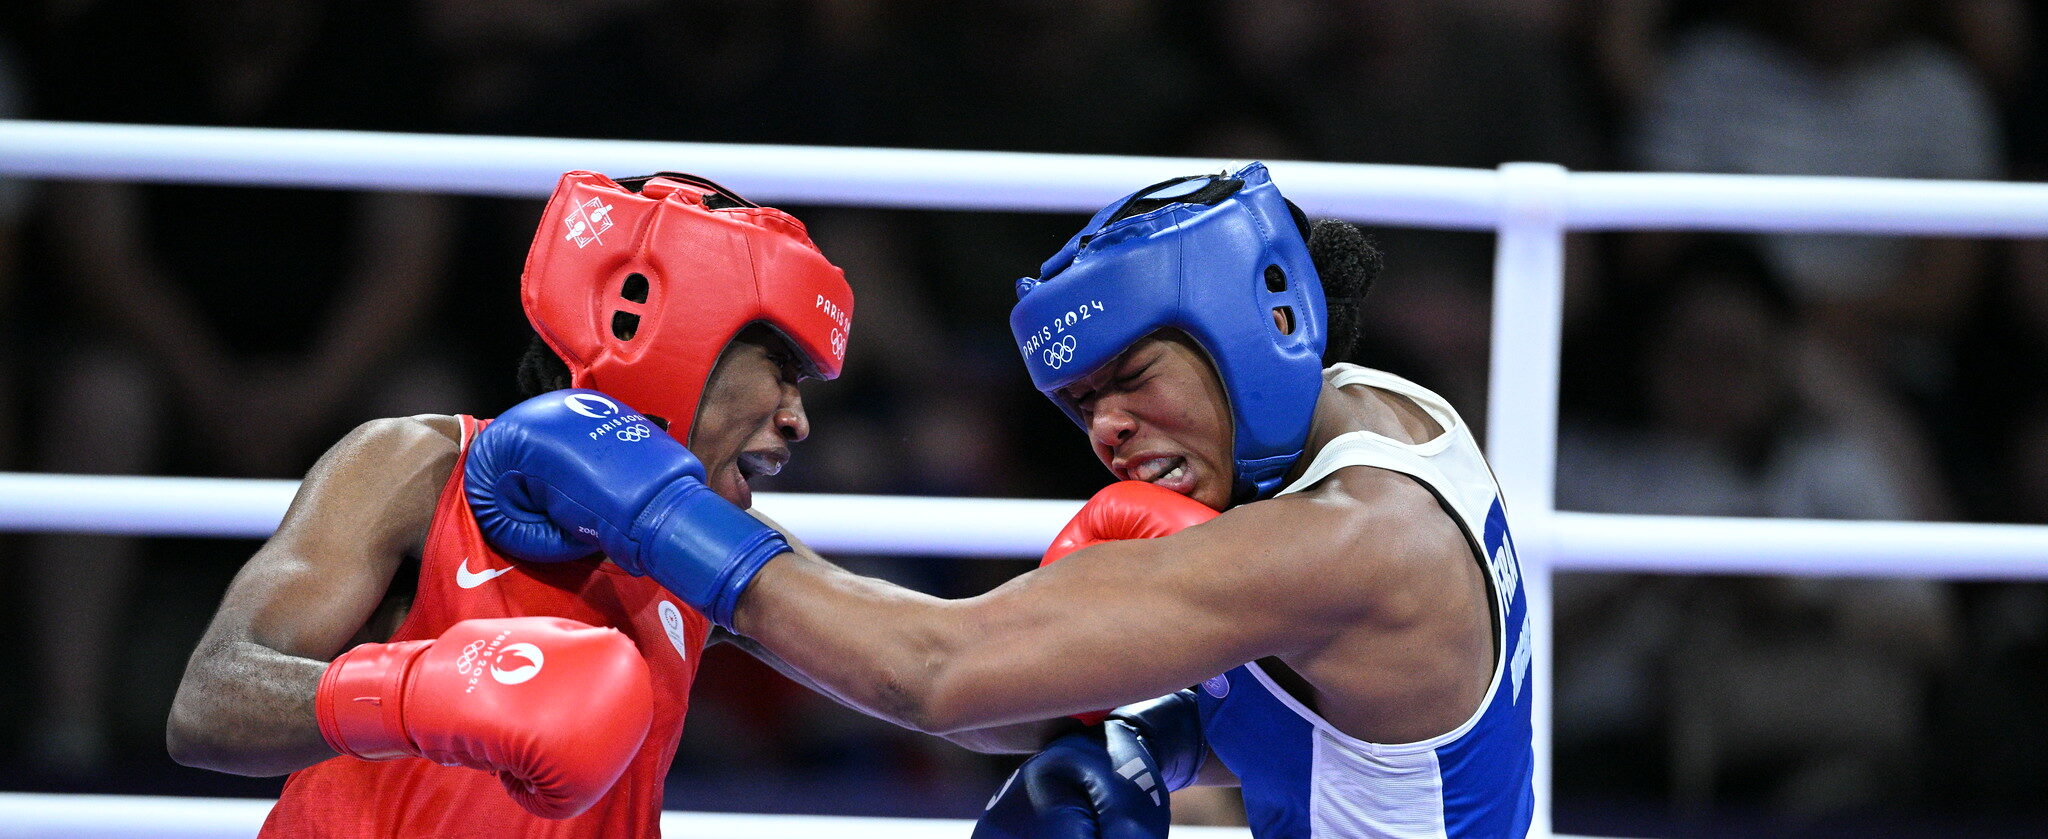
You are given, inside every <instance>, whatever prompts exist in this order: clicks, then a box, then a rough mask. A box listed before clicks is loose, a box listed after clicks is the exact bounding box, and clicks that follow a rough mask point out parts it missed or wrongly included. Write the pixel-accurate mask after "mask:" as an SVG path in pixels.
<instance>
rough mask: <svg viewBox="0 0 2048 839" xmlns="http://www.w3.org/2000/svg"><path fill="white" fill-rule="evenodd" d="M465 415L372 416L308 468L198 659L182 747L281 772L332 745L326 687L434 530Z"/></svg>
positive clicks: (187, 690)
mask: <svg viewBox="0 0 2048 839" xmlns="http://www.w3.org/2000/svg"><path fill="white" fill-rule="evenodd" d="M444 420H445V422H444ZM452 422H453V420H452V418H436V419H430V420H423V419H410V420H379V421H376V422H372V423H369V424H366V425H365V426H363V427H362V428H359V429H357V430H356V431H355V432H353V433H351V434H350V435H349V436H348V437H347V438H344V439H343V440H342V442H340V443H338V444H336V445H335V446H334V448H332V449H330V450H329V451H328V453H327V454H326V455H324V456H323V457H322V458H321V460H320V462H319V464H317V465H316V466H315V467H314V468H313V470H312V471H311V472H309V473H308V474H307V476H306V480H305V481H304V482H303V483H302V484H301V485H300V488H299V492H298V494H297V496H296V497H294V499H293V501H292V504H291V507H290V509H289V510H288V511H287V512H286V514H285V517H284V521H283V522H282V523H281V524H280V525H279V527H278V530H277V532H276V533H275V534H274V535H273V536H272V537H271V538H270V539H269V540H268V541H266V542H265V543H264V545H263V547H262V548H260V549H258V550H257V552H256V554H255V556H253V557H251V558H250V560H249V562H248V563H247V564H245V565H244V566H243V568H242V570H241V571H240V572H239V573H237V574H236V576H235V579H234V581H233V582H232V583H231V584H230V585H229V587H228V591H227V594H226V595H225V597H224V598H223V599H222V602H221V606H220V609H219V610H218V611H217V612H215V614H214V617H213V621H212V623H211V624H210V625H209V626H208V627H207V630H206V634H205V635H204V637H202V638H201V640H200V642H199V644H198V646H197V648H196V649H195V650H194V651H193V653H192V657H191V660H190V661H189V662H188V663H187V666H186V670H185V674H184V677H183V679H182V680H181V682H180V683H179V686H178V693H177V697H176V699H175V700H174V701H173V704H172V708H171V716H170V720H169V725H168V730H167V743H168V746H169V748H170V750H171V753H172V755H173V757H175V758H177V759H178V760H179V761H180V762H184V763H187V764H189V765H195V766H203V767H206V768H213V769H219V770H222V771H228V772H236V773H240V774H275V773H279V772H286V771H291V770H292V769H296V768H299V767H302V766H305V765H309V764H310V763H312V762H314V761H317V760H320V759H324V758H325V757H328V756H331V755H332V752H331V751H329V750H327V748H326V746H325V744H324V742H323V741H322V740H321V738H320V736H319V732H318V730H317V728H316V727H315V726H314V724H313V717H312V696H313V689H314V687H315V685H316V684H317V683H318V681H319V678H320V673H321V672H322V671H323V670H324V669H325V667H326V662H327V661H328V660H330V659H331V658H333V656H334V655H335V654H336V653H338V652H340V651H341V648H342V647H343V646H344V645H346V644H347V643H348V641H349V640H350V639H351V638H352V637H353V636H354V635H355V633H356V632H357V630H359V629H360V628H361V627H362V626H363V623H364V621H365V620H367V619H368V618H369V617H370V615H371V614H372V613H373V612H374V611H375V610H376V608H377V606H378V603H379V602H380V601H381V600H382V598H383V596H384V593H385V590H386V588H387V587H388V586H389V584H390V582H391V580H392V577H393V574H394V573H395V572H396V570H397V568H398V567H399V564H400V562H401V561H402V560H403V558H404V556H405V554H406V552H407V551H408V550H410V549H412V548H414V547H415V546H417V545H418V544H419V543H420V542H421V541H422V540H423V538H424V534H425V528H426V525H427V523H428V522H429V521H430V520H431V519H432V516H433V509H434V504H435V499H436V498H437V497H438V495H439V491H440V482H441V481H444V480H445V479H446V478H447V476H448V474H449V471H450V470H451V469H452V468H453V466H454V457H455V451H456V448H457V444H456V442H455V441H454V440H453V439H450V438H449V437H448V436H447V435H446V433H445V432H446V431H447V430H448V424H449V423H452ZM458 433H459V432H458Z"/></svg>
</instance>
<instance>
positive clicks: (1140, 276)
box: [1010, 163, 1325, 503]
mask: <svg viewBox="0 0 2048 839" xmlns="http://www.w3.org/2000/svg"><path fill="white" fill-rule="evenodd" d="M1298 212H1299V211H1298V210H1295V209H1294V208H1293V207H1292V206H1291V205H1289V204H1288V203H1287V199H1285V198H1282V197H1281V196H1280V191H1279V190H1278V189H1276V188H1275V187H1274V186H1273V181H1272V179H1271V177H1269V176H1268V175H1267V174H1266V167H1265V165H1264V164H1260V163H1253V164H1251V165H1249V166H1246V167H1244V168H1243V169H1240V170H1238V171H1237V172H1236V173H1234V174H1231V175H1201V176H1195V177H1189V178H1176V179H1174V180H1171V181H1167V182H1166V183H1163V184H1156V185H1153V186H1150V187H1147V188H1145V189H1142V190H1139V191H1138V192H1135V193H1132V194H1131V195H1129V196H1126V197H1124V198H1123V199H1121V200H1119V201H1117V202H1116V203H1114V204H1111V205H1109V206H1107V207H1104V208H1103V209H1102V211H1101V212H1098V213H1096V214H1095V217H1094V218H1092V219H1089V220H1088V225H1087V226H1086V227H1083V228H1082V229H1081V232H1080V233H1078V234H1075V236H1074V238H1072V239H1070V240H1068V241H1067V245H1066V247H1063V248H1061V249H1060V251H1059V253H1056V254H1053V257H1052V259H1049V260H1046V262H1045V265H1044V266H1042V267H1041V268H1040V270H1039V278H1038V279H1030V278H1026V279H1022V280H1018V281H1017V306H1016V308H1014V309H1011V310H1010V331H1011V332H1012V333H1013V334H1015V336H1016V338H1017V349H1018V351H1020V352H1022V353H1023V354H1024V366H1025V367H1026V368H1028V369H1029V370H1030V371H1031V383H1032V384H1033V385H1035V386H1037V388H1038V389H1039V390H1042V391H1045V393H1046V395H1047V396H1050V397H1052V400H1053V402H1055V403H1057V404H1058V405H1059V406H1060V407H1061V409H1063V410H1065V411H1066V412H1067V416H1069V417H1072V418H1073V419H1074V422H1075V423H1077V424H1079V423H1081V417H1080V415H1079V414H1078V413H1076V412H1075V410H1074V406H1072V405H1070V404H1068V403H1067V400H1065V399H1062V398H1061V397H1060V396H1059V394H1058V393H1057V391H1058V390H1059V389H1060V388H1064V387H1066V386H1068V385H1070V384H1073V383H1074V382H1076V381H1079V380H1080V379H1082V378H1083V377H1085V376H1087V375H1088V374H1090V373H1093V372H1095V370H1096V369H1098V368H1100V367H1101V366H1102V365H1104V364H1107V363H1109V361H1110V360H1111V359H1114V358H1116V357H1117V356H1118V355H1119V354H1121V353H1122V352H1123V351H1124V350H1126V349H1128V348H1130V346H1131V345H1132V344H1134V343H1136V342H1137V341H1138V340H1139V339H1141V338H1144V337H1145V336H1147V335H1150V334H1152V333H1154V332H1157V331H1158V330H1160V329H1164V328H1167V327H1173V328H1177V329H1180V330H1181V331H1183V332H1186V333H1187V334H1188V336H1189V337H1191V338H1193V339H1194V341H1195V343H1196V344H1197V345H1199V346H1200V347H1201V348H1202V350H1203V351H1204V352H1206V353H1208V355H1209V360H1210V361H1211V362H1212V363H1214V364H1215V365H1216V373H1217V375H1218V376H1219V377H1220V378H1221V379H1222V381H1223V392H1224V394H1225V395H1226V396H1227V397H1228V398H1229V400H1230V414H1231V419H1232V421H1233V422H1234V424H1235V425H1234V435H1235V450H1234V452H1233V457H1234V458H1235V460H1236V467H1237V474H1236V475H1235V476H1234V478H1233V486H1232V496H1233V500H1234V501H1236V502H1238V503H1242V502H1245V501H1250V500H1254V499H1258V498H1264V497H1266V496H1268V495H1271V494H1272V493H1273V492H1274V491H1275V490H1277V489H1279V487H1280V481H1281V478H1283V477H1284V476H1285V475H1286V474H1287V470H1288V468H1289V467H1291V466H1293V465H1294V461H1295V460H1296V459H1297V458H1299V457H1301V450H1302V446H1303V445H1304V444H1306V443H1307V441H1308V430H1309V422H1310V420H1311V419H1312V418H1313V417H1314V415H1315V407H1316V398H1317V396H1318V395H1319V394H1320V393H1321V390H1322V384H1323V377H1322V370H1323V361H1322V358H1323V346H1324V342H1325V336H1324V317H1325V316H1324V310H1323V286H1322V281H1321V280H1320V279H1318V278H1317V276H1316V269H1315V265H1314V263H1312V262H1311V261H1310V259H1309V254H1308V242H1307V241H1306V236H1305V231H1304V230H1303V229H1302V228H1303V225H1301V224H1299V223H1297V221H1296V218H1297V214H1298ZM1275 310H1280V311H1281V313H1282V317H1281V318H1280V321H1281V322H1280V323H1275V317H1274V312H1275ZM1084 430H1085V427H1084Z"/></svg>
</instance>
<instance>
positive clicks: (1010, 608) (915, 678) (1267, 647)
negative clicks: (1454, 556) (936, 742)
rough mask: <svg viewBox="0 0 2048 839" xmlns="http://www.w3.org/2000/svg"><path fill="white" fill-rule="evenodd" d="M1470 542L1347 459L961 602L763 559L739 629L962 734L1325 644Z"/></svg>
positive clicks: (813, 560)
mask: <svg viewBox="0 0 2048 839" xmlns="http://www.w3.org/2000/svg"><path fill="white" fill-rule="evenodd" d="M1464 544H1465V540H1464V537H1463V535H1462V534H1460V533H1459V532H1458V531H1457V529H1456V525H1455V524H1453V523H1452V522H1450V520H1449V519H1448V517H1447V516H1445V515H1444V514H1443V512H1442V509H1441V508H1440V507H1439V506H1438V504H1437V501H1436V499H1435V497H1434V496H1432V495H1430V494H1429V492H1428V491H1427V490H1424V489H1422V488H1420V487H1419V486H1417V485H1416V484H1415V483H1414V482H1413V481H1412V480H1409V479H1407V478H1405V477H1403V476H1399V475H1395V474H1394V473H1391V472H1384V471H1381V470H1374V469H1347V470H1343V471H1342V472H1340V473H1339V474H1338V475H1337V476H1333V477H1332V478H1331V479H1330V480H1328V481H1325V482H1324V484H1323V485H1322V486H1320V487H1318V488H1317V489H1315V490H1312V491H1310V492H1306V493H1302V494H1299V495H1292V496H1287V497H1284V498H1279V499H1275V500H1271V501H1265V502H1260V503H1258V504H1253V505H1248V506H1246V507H1243V508H1239V509H1236V510H1233V511H1231V512H1228V513H1225V514H1223V515H1221V516H1219V517H1217V518H1216V519H1215V520H1214V521H1211V522H1209V523H1208V524H1206V525H1203V526H1201V527H1198V528H1193V529H1190V530H1187V531H1183V532H1181V533H1177V534H1175V535H1172V536H1167V537H1164V538H1160V539H1144V540H1130V541H1122V542H1113V543H1108V544H1103V545H1099V546H1096V547H1092V548H1088V549H1086V550H1084V551H1081V552H1079V553H1077V554H1075V555H1074V556H1072V557H1069V558H1067V559H1064V560H1062V561H1060V562H1057V563H1054V564H1053V565H1050V566H1047V567H1045V568H1041V569H1038V570H1036V571H1033V572H1031V573H1028V574H1025V575H1022V576H1020V577H1018V578H1016V579H1014V580H1011V581H1010V582H1008V583H1005V584H1004V585H1002V586H1000V587H998V588H996V589H995V590H994V591H991V592H989V593H988V594H985V595H981V596H979V597H973V598H968V599H965V600H941V599H938V598H935V597H931V596H928V595H924V594H920V593H917V592H914V591H910V590H908V589H905V588H902V587H900V586H896V585H892V584H890V583H887V582H884V581H881V580H876V579H873V578H868V577H862V576H859V575H856V574H852V573H849V572H847V571H845V570H843V569H840V568H838V567H836V566H833V565H832V564H831V563H828V562H825V561H824V560H822V559H820V558H819V557H818V556H817V555H816V554H814V553H812V552H810V551H808V550H806V549H803V548H801V547H798V548H797V549H796V550H794V551H793V552H790V553H785V554H783V555H781V556H779V557H777V558H776V559H774V560H773V561H771V562H769V563H768V564H767V565H766V566H765V567H764V568H762V569H761V573H760V575H759V576H758V577H757V578H756V579H755V580H754V583H753V585H752V587H751V588H749V589H748V590H747V591H746V593H745V594H744V595H743V596H742V597H741V599H740V602H739V608H738V610H737V622H738V626H737V627H736V628H737V629H738V630H739V631H740V632H741V633H743V634H745V635H748V636H750V637H752V638H754V639H755V640H756V641H759V642H760V643H761V644H762V645H763V646H764V647H766V648H767V649H769V650H771V651H773V652H774V653H775V654H776V655H778V656H780V657H781V658H783V659H784V660H785V661H787V662H788V663H789V664H790V665H791V666H793V667H795V668H796V669H798V670H800V671H802V672H804V673H805V674H807V675H808V676H809V677H810V678H811V679H812V680H813V681H815V682H817V683H819V684H821V685H823V686H825V687H826V688H828V689H829V690H831V691H832V692H834V693H836V694H838V695H840V696H842V697H844V698H846V699H847V700H848V701H849V702H851V703H852V704H854V705H855V706H856V707H860V708H862V709H864V710H867V711H869V712H870V713H873V714H875V715H877V716H880V717H882V718H884V719H889V720H891V721H894V722H897V723H898V724H901V725H906V726H909V727H912V728H917V729H919V730H923V731H930V732H934V733H949V732H957V731H962V730H967V729H973V728H984V727H989V726H995V725H1003V724H1008V723H1016V722H1026V721H1032V720H1042V719H1048V718H1053V717H1058V716H1062V715H1065V714H1071V713H1076V712H1081V711H1089V710H1093V709H1098V708H1110V707H1116V706H1118V705H1122V704H1126V703H1130V702H1136V701H1140V700H1144V699H1149V698H1151V697H1154V696H1160V695H1164V694H1166V693H1170V692H1172V691H1174V690H1177V689H1180V688H1183V687H1186V686H1188V685H1191V684H1195V683H1197V682H1200V681H1201V680H1203V679H1205V678H1208V677H1210V676H1214V675H1216V674H1218V673H1221V672H1223V671H1225V670H1227V669H1229V668H1230V667H1234V666H1236V665H1238V664H1242V663H1244V662H1247V661H1252V660H1255V659H1258V658H1261V657H1264V656H1272V655H1280V656H1285V655H1288V654H1290V653H1300V652H1304V651H1309V650H1313V649H1317V648H1320V647H1321V646H1322V645H1323V644H1324V643H1325V642H1326V641H1327V640H1328V639H1329V638H1331V637H1333V636H1334V635H1335V634H1336V633H1338V632H1340V631H1342V630H1344V629H1347V628H1349V627H1353V626H1356V625H1358V623H1359V622H1360V620H1361V619H1363V618H1364V617H1365V616H1367V615H1369V614H1371V613H1373V611H1374V610H1376V609H1378V608H1379V607H1380V606H1381V604H1379V603H1376V602H1374V599H1373V596H1372V593H1373V592H1374V591H1375V590H1378V589H1379V588H1380V586H1378V585H1376V582H1377V581H1383V580H1384V579H1385V576H1384V575H1399V574H1404V573H1413V563H1412V560H1410V559H1408V558H1411V557H1420V556H1440V555H1441V552H1442V551H1443V550H1444V549H1445V548H1444V546H1446V545H1451V546H1455V548H1456V549H1458V550H1465V548H1464ZM1404 563H1406V564H1404ZM1407 605H1411V606H1412V605H1413V604H1407Z"/></svg>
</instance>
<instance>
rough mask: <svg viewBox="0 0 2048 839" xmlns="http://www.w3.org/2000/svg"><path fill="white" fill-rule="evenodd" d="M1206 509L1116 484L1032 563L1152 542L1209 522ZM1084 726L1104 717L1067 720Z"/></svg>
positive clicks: (1140, 484) (1136, 484) (1147, 487)
mask: <svg viewBox="0 0 2048 839" xmlns="http://www.w3.org/2000/svg"><path fill="white" fill-rule="evenodd" d="M1217 515H1218V513H1217V512H1216V511H1215V510H1212V509H1209V505H1207V504H1204V503H1202V502H1200V501H1196V500H1195V499H1192V498H1189V497H1187V496H1185V495H1182V494H1180V493H1178V492H1174V491H1173V490H1170V489H1166V488H1164V487H1161V486H1157V485H1155V484H1148V483H1146V482H1144V481H1118V482H1116V483H1113V484H1110V485H1109V486H1106V487H1103V488H1102V490H1101V491H1099V492H1097V493H1095V497H1094V498H1090V499H1088V503H1086V504H1083V505H1081V512H1078V513H1075V514H1074V518H1073V519H1072V520H1070V521H1068V522H1067V526H1066V527H1065V528H1064V529H1062V530H1061V531H1060V535H1058V536H1056V537H1053V540H1052V545H1050V546H1048V547H1047V548H1046V549H1045V558H1044V559H1041V560H1039V561H1038V566H1039V567H1040V568H1043V567H1045V566H1047V565H1051V564H1053V562H1054V561H1055V560H1058V559H1060V558H1061V557H1064V556H1066V555H1067V554H1070V553H1073V552H1075V551H1078V550H1080V549H1082V548H1086V547H1089V546H1091V545H1099V544H1102V543H1103V542H1115V541H1119V540H1123V539H1157V538H1159V537H1161V536H1172V535H1173V534H1175V533H1179V532H1181V531H1182V530H1184V529H1187V528H1190V527H1193V526H1195V525H1198V524H1201V523H1202V522H1205V521H1208V520H1210V519H1213V518H1215V517H1216V516H1217ZM1073 716H1074V719H1077V720H1080V721H1082V722H1084V723H1087V724H1089V725H1100V724H1101V723H1102V721H1103V720H1104V719H1105V718H1107V717H1108V716H1109V712H1108V711H1086V712H1083V713H1079V714H1075V715H1073Z"/></svg>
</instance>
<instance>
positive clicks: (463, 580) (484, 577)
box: [455, 557, 512, 588]
mask: <svg viewBox="0 0 2048 839" xmlns="http://www.w3.org/2000/svg"><path fill="white" fill-rule="evenodd" d="M510 573H512V569H510V568H492V569H489V570H485V571H471V570H469V557H463V558H462V564H461V565H458V566H456V567H455V584H456V585H458V586H461V587H463V588H476V587H477V586H480V585H483V584H484V583H488V582H490V581H492V580H495V579H497V578H498V577H499V576H500V575H504V574H510Z"/></svg>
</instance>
